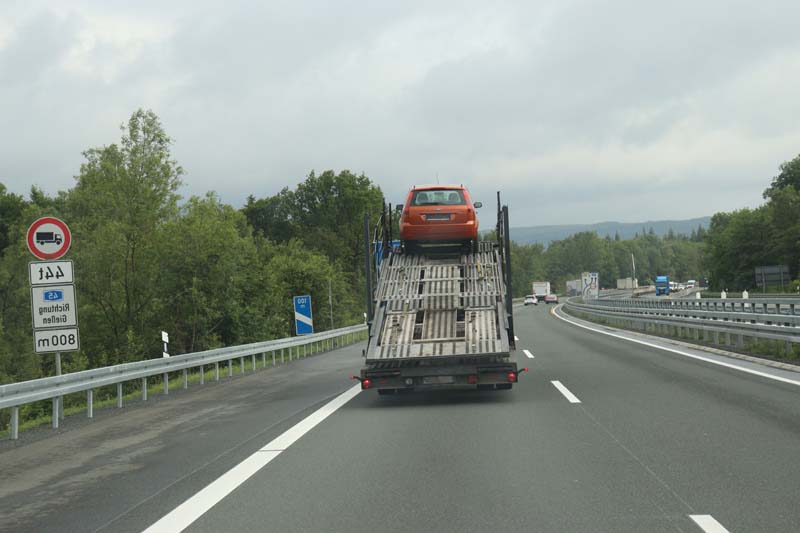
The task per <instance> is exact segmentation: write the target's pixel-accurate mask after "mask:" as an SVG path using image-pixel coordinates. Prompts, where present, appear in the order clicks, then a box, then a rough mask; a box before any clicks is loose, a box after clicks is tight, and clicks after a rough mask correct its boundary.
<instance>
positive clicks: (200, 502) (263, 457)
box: [144, 383, 361, 533]
mask: <svg viewBox="0 0 800 533" xmlns="http://www.w3.org/2000/svg"><path fill="white" fill-rule="evenodd" d="M359 392H361V384H360V383H359V384H357V385H354V386H353V387H351V388H350V389H348V390H346V391H345V392H343V393H342V394H340V395H339V396H337V397H336V398H334V399H333V400H331V401H330V402H328V403H326V404H325V405H323V406H322V407H320V408H319V409H317V410H316V411H314V412H313V413H311V414H310V415H308V416H307V417H306V418H304V419H303V420H301V421H300V422H298V423H297V424H295V425H294V426H293V427H291V428H289V429H288V430H286V431H285V432H283V433H282V434H281V435H280V436H278V437H277V438H275V439H274V440H273V441H272V442H270V443H269V444H267V445H266V446H264V447H263V448H261V449H260V450H258V451H257V452H256V453H254V454H253V455H251V456H250V457H248V458H247V459H245V460H244V461H242V462H241V463H239V464H238V465H236V466H234V467H233V468H231V469H230V470H228V471H227V472H225V473H224V474H222V475H221V476H220V477H218V478H217V479H216V480H214V481H212V482H211V483H210V484H208V485H207V486H206V487H205V488H204V489H202V490H201V491H200V492H198V493H197V494H195V495H194V496H192V497H191V498H189V499H188V500H186V501H185V502H183V503H182V504H180V505H179V506H178V507H176V508H175V509H173V510H172V511H170V512H169V513H167V514H166V515H164V516H163V517H162V518H161V519H160V520H159V521H158V522H156V523H155V524H153V525H152V526H150V527H148V528H147V529H145V530H144V533H162V532H163V533H177V532H179V531H183V530H184V529H186V528H187V527H189V526H190V525H191V524H192V523H193V522H194V521H195V520H197V519H198V518H200V517H201V516H203V515H204V514H205V513H206V512H207V511H208V510H209V509H211V508H212V507H214V506H215V505H216V504H217V503H219V502H220V501H221V500H222V499H223V498H224V497H225V496H227V495H228V494H230V493H231V492H233V491H234V490H235V489H236V488H237V487H238V486H239V485H241V484H242V483H244V482H245V481H247V480H248V479H249V478H250V477H251V476H252V475H253V474H255V473H256V472H258V471H259V470H261V469H262V468H264V467H265V466H266V465H267V463H269V462H270V461H272V460H273V459H275V458H276V457H277V456H278V455H280V454H281V452H283V451H284V450H286V448H288V447H289V446H291V445H292V444H294V443H295V442H296V441H297V439H299V438H300V437H302V436H303V435H305V434H306V433H308V432H309V431H310V430H311V429H313V428H314V426H316V425H317V424H319V423H320V422H322V421H323V420H325V419H326V418H328V417H329V416H330V415H332V414H333V413H334V412H335V411H336V410H337V409H339V408H340V407H342V406H343V405H344V404H346V403H347V402H349V401H350V400H351V399H353V398H354V397H355V396H356V395H357V394H358V393H359Z"/></svg>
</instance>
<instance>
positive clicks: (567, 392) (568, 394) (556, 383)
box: [550, 381, 581, 403]
mask: <svg viewBox="0 0 800 533" xmlns="http://www.w3.org/2000/svg"><path fill="white" fill-rule="evenodd" d="M550 383H552V384H553V386H554V387H555V388H557V389H558V392H560V393H561V394H563V395H564V398H566V399H567V400H569V403H581V401H580V400H579V399H578V397H577V396H575V395H574V394H572V393H571V392H570V390H569V389H568V388H566V387H565V386H564V385H563V384H562V383H561V382H560V381H551V382H550Z"/></svg>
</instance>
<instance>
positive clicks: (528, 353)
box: [522, 350, 533, 359]
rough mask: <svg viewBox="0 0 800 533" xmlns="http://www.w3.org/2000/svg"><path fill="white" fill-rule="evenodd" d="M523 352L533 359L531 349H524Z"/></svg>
mask: <svg viewBox="0 0 800 533" xmlns="http://www.w3.org/2000/svg"><path fill="white" fill-rule="evenodd" d="M522 353H524V354H525V355H526V356H527V357H528V359H533V354H532V353H531V352H530V351H529V350H522Z"/></svg>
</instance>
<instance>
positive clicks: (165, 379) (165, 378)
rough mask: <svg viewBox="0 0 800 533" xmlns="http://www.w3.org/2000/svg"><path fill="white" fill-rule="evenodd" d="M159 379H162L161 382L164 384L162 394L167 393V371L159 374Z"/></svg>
mask: <svg viewBox="0 0 800 533" xmlns="http://www.w3.org/2000/svg"><path fill="white" fill-rule="evenodd" d="M161 381H163V384H164V394H165V395H167V394H169V373H168V372H164V374H163V375H162V376H161Z"/></svg>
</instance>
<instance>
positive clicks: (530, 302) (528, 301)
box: [522, 294, 539, 305]
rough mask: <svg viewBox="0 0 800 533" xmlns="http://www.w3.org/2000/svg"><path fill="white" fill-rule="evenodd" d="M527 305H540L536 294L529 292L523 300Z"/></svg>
mask: <svg viewBox="0 0 800 533" xmlns="http://www.w3.org/2000/svg"><path fill="white" fill-rule="evenodd" d="M522 303H523V304H525V305H539V300H537V299H536V296H535V295H533V294H529V295H527V296H526V297H525V300H523V302H522Z"/></svg>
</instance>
